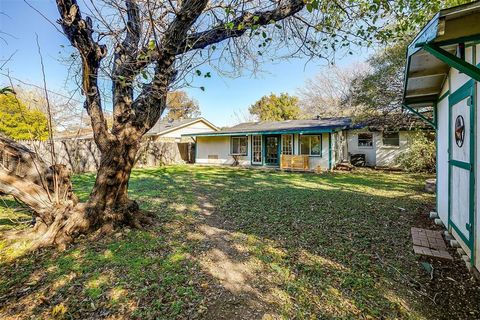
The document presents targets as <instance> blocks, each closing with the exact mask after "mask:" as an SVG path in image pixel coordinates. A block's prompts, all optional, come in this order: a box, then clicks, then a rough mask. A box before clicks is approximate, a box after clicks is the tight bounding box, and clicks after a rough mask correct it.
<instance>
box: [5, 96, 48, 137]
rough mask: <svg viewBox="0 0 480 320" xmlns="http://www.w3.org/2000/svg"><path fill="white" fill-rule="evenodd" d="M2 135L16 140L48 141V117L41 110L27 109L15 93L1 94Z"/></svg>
mask: <svg viewBox="0 0 480 320" xmlns="http://www.w3.org/2000/svg"><path fill="white" fill-rule="evenodd" d="M0 133H3V134H4V135H6V136H8V137H10V138H12V139H16V140H46V139H47V138H48V121H47V117H46V116H45V114H44V113H43V112H42V111H40V110H37V109H29V108H27V106H26V105H25V104H24V103H23V101H20V100H19V99H18V98H17V97H15V95H14V94H13V93H9V92H8V93H6V94H1V95H0Z"/></svg>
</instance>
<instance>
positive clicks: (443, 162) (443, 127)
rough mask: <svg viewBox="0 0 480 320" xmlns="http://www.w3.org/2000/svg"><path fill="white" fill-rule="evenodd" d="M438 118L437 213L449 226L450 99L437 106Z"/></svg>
mask: <svg viewBox="0 0 480 320" xmlns="http://www.w3.org/2000/svg"><path fill="white" fill-rule="evenodd" d="M445 86H446V87H447V88H448V83H446V85H445ZM447 90H448V89H447ZM447 90H444V92H446V91H447ZM437 116H438V119H437V206H438V208H437V212H438V215H439V216H440V219H442V221H443V223H444V224H445V225H448V97H445V98H444V99H443V100H441V101H440V102H439V103H438V104H437ZM439 195H442V196H439Z"/></svg>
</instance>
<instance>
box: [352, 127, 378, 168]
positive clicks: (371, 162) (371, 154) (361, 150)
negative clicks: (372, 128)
mask: <svg viewBox="0 0 480 320" xmlns="http://www.w3.org/2000/svg"><path fill="white" fill-rule="evenodd" d="M361 132H365V131H361V130H349V131H348V132H347V148H348V155H349V156H351V155H353V154H364V155H365V161H366V162H367V165H368V166H375V164H376V151H375V149H376V144H377V142H378V136H379V133H378V132H371V133H372V134H373V146H372V147H359V146H358V134H359V133H361Z"/></svg>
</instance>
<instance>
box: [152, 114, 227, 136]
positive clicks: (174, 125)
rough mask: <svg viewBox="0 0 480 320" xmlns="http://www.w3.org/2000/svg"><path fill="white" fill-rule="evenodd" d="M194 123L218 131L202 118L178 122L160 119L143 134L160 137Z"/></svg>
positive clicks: (179, 120)
mask: <svg viewBox="0 0 480 320" xmlns="http://www.w3.org/2000/svg"><path fill="white" fill-rule="evenodd" d="M196 122H203V123H205V124H206V125H208V126H209V127H211V128H212V129H213V130H215V131H217V130H219V128H218V127H216V126H215V125H213V124H212V123H211V122H209V121H208V120H206V119H205V118H203V117H199V118H190V119H178V120H169V119H161V120H158V121H157V123H155V125H154V126H153V127H152V128H151V129H150V130H149V131H148V132H147V133H146V134H145V135H146V136H154V135H162V134H165V133H168V132H171V131H174V130H177V129H180V128H183V127H186V126H188V125H191V124H193V123H196Z"/></svg>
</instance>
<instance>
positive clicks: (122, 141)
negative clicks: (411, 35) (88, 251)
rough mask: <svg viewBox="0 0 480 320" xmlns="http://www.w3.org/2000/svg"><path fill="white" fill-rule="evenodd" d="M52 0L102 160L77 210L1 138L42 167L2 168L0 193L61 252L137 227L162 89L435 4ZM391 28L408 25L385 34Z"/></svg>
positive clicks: (372, 30) (370, 30) (54, 173)
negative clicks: (146, 149)
mask: <svg viewBox="0 0 480 320" xmlns="http://www.w3.org/2000/svg"><path fill="white" fill-rule="evenodd" d="M56 3H57V8H58V11H59V15H60V18H59V20H58V23H59V24H60V26H61V29H62V30H63V33H64V34H65V36H66V38H67V39H68V41H69V42H70V44H71V45H72V47H74V49H75V51H74V52H73V53H71V55H72V56H73V57H74V59H75V61H76V63H78V66H79V67H80V68H81V72H80V73H79V74H80V75H81V79H80V81H79V83H80V84H81V89H82V92H83V94H84V96H85V103H84V108H85V110H86V111H87V113H88V115H89V116H90V120H91V126H92V129H93V136H94V141H95V143H96V145H97V146H98V148H99V150H100V152H101V160H100V166H99V169H98V171H97V175H96V180H95V184H94V186H93V190H92V191H91V193H90V196H89V199H88V201H87V202H86V203H77V202H76V201H75V199H74V198H73V196H72V193H71V192H66V190H70V187H69V180H68V175H66V174H64V173H63V171H62V170H61V168H58V167H53V168H47V167H46V166H41V165H37V166H32V165H31V163H32V159H33V160H34V161H35V162H37V163H39V164H41V163H42V160H41V159H38V158H36V157H35V156H34V155H32V154H31V153H29V151H27V150H25V148H23V147H21V146H18V145H14V144H12V143H11V141H9V140H8V139H1V141H0V142H1V144H2V145H1V148H0V150H6V149H7V148H10V149H11V150H12V153H13V154H15V159H17V160H18V161H23V160H22V159H24V160H25V159H30V160H29V161H30V162H22V166H24V167H25V170H34V168H41V170H40V169H36V170H37V173H38V174H37V176H35V175H33V174H31V175H28V179H27V178H25V177H27V175H24V176H23V177H20V176H18V175H17V173H16V172H17V171H18V170H17V171H15V170H13V171H12V170H10V169H9V168H0V191H2V192H5V193H9V194H13V195H15V196H16V197H17V198H18V199H20V200H22V201H24V202H25V203H27V204H28V205H29V206H30V207H31V208H32V209H33V211H35V214H36V216H37V219H36V221H37V224H36V228H35V230H39V232H40V234H41V237H40V238H39V239H38V240H37V242H36V245H37V246H43V245H49V244H64V243H66V242H68V241H71V240H72V239H73V238H75V236H77V235H78V234H82V233H89V232H93V231H96V230H98V234H103V233H106V232H108V231H110V230H112V229H113V228H114V227H115V226H121V225H125V224H128V225H133V226H139V224H140V220H141V219H142V217H143V216H142V215H141V214H140V212H139V210H138V209H139V208H138V205H137V203H136V202H135V201H132V200H130V199H129V198H128V194H127V190H128V182H129V179H130V173H131V170H132V168H133V166H134V162H135V158H136V153H137V151H138V149H139V147H140V141H141V138H142V136H143V135H144V134H145V133H146V132H147V131H148V130H149V129H150V128H151V127H152V126H153V125H154V124H155V123H156V122H157V120H158V119H159V118H160V116H161V115H162V113H163V112H164V110H165V109H166V106H167V103H166V102H167V94H168V92H169V91H172V90H175V89H177V88H179V87H181V86H183V85H186V84H189V83H191V82H192V79H194V78H195V77H200V76H202V78H200V79H202V80H199V81H204V80H203V79H207V78H208V77H209V76H211V74H209V73H208V72H207V73H205V72H202V71H201V70H198V66H201V65H203V66H205V67H209V68H212V69H217V70H219V73H222V74H230V75H234V74H239V73H241V70H244V69H250V70H252V69H255V68H256V67H257V66H258V64H259V63H261V62H263V61H265V60H268V61H270V59H275V58H277V59H278V58H282V57H292V56H305V55H306V56H308V57H311V58H323V59H328V58H331V57H332V56H333V55H334V54H335V52H338V51H349V50H350V51H351V50H352V46H359V45H372V44H373V43H377V42H378V41H385V40H387V39H391V38H392V37H394V36H397V35H399V34H400V33H401V32H403V31H404V30H405V29H407V28H412V25H414V23H412V22H411V19H412V17H413V16H415V15H418V12H421V10H422V8H423V6H428V5H429V3H431V1H427V0H406V1H387V0H381V1H374V2H372V1H370V0H351V1H348V2H346V3H341V2H338V1H318V0H308V1H305V0H278V1H259V0H245V1H235V2H225V1H207V0H183V1H160V0H122V1H121V0H108V1H106V0H105V1H83V2H82V4H83V9H82V8H80V6H79V5H78V4H77V1H76V0H57V1H56ZM85 11H86V12H88V13H89V14H90V16H84V14H83V13H84V12H85ZM392 20H395V21H405V23H397V26H396V27H395V28H392V27H391V26H390V24H389V21H392ZM406 21H410V23H406ZM94 26H95V29H94ZM105 82H107V83H108V84H111V86H110V87H111V88H112V90H111V93H110V94H109V95H108V96H109V97H111V100H112V109H113V125H112V128H111V129H109V127H108V126H107V121H106V117H105V114H104V108H105V106H104V103H105V101H106V99H105V95H104V93H103V92H102V88H105V87H108V85H106V83H105ZM202 88H203V86H202ZM203 89H204V88H203ZM2 152H3V151H2ZM27 154H28V156H27ZM33 172H34V171H32V173H33ZM46 182H48V183H46ZM26 183H28V184H27V186H28V188H27V189H26V188H25V187H26V186H25V184H26ZM51 186H52V187H51ZM26 190H30V191H31V192H26ZM42 190H43V192H42Z"/></svg>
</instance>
